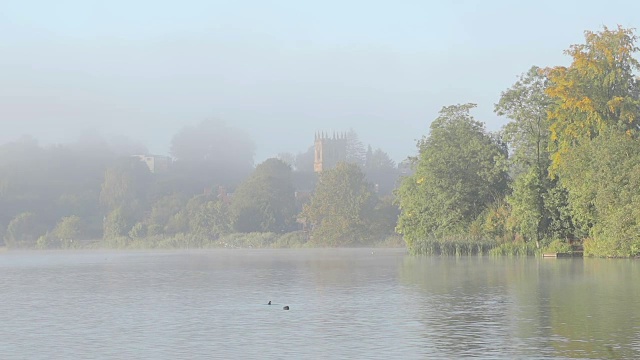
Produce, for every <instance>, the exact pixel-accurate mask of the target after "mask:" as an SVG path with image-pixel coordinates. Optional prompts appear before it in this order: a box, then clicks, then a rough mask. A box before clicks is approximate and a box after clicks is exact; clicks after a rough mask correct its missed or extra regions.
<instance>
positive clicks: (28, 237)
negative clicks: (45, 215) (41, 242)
mask: <svg viewBox="0 0 640 360" xmlns="http://www.w3.org/2000/svg"><path fill="white" fill-rule="evenodd" d="M40 230H41V225H40V222H39V219H38V218H37V217H36V215H35V214H34V213H31V212H24V213H21V214H19V215H17V216H16V217H15V218H13V219H12V220H11V222H9V225H8V226H7V231H6V233H5V235H4V243H5V245H6V246H7V247H9V248H28V247H33V246H35V244H36V240H37V239H38V237H39V236H40V234H41V231H40Z"/></svg>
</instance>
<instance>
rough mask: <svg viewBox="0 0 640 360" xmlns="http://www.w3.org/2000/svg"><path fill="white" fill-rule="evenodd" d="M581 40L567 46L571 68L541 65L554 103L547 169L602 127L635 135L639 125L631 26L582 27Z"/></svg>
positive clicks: (557, 165)
mask: <svg viewBox="0 0 640 360" xmlns="http://www.w3.org/2000/svg"><path fill="white" fill-rule="evenodd" d="M585 40H586V43H585V44H577V45H572V46H571V47H570V48H569V50H567V51H566V54H568V55H570V56H571V57H572V58H573V61H572V63H571V66H569V67H563V66H558V67H554V68H551V69H547V74H548V77H549V80H550V86H549V88H548V89H547V94H549V96H550V97H551V98H552V100H554V102H555V106H554V107H553V108H552V110H551V112H550V120H551V125H550V131H551V138H550V139H551V141H552V143H551V145H552V146H553V147H552V150H553V154H552V159H553V166H552V170H553V172H554V173H555V171H556V170H557V171H560V175H561V176H562V172H561V171H562V166H563V165H564V164H566V163H567V162H568V161H565V160H566V156H567V153H568V152H569V151H570V150H571V149H572V148H573V147H574V146H577V145H579V144H581V143H583V142H584V141H588V140H590V139H593V138H594V137H596V136H598V134H600V133H601V132H602V131H604V130H605V129H607V128H614V129H617V130H618V131H621V132H626V133H627V134H628V135H633V136H637V132H638V129H639V126H640V117H639V115H640V111H639V109H640V97H639V95H640V89H639V81H638V78H637V77H636V76H635V75H634V73H633V71H634V70H638V69H640V63H639V62H638V60H636V59H635V58H634V57H633V54H634V53H635V52H637V51H638V47H637V46H636V41H637V36H636V35H635V33H634V31H633V30H632V29H624V28H622V27H618V28H617V29H615V30H610V29H608V28H607V27H604V28H603V30H602V31H599V32H591V31H585Z"/></svg>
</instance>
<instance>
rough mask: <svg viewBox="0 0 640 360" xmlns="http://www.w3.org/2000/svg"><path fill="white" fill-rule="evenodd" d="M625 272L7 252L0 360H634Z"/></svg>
mask: <svg viewBox="0 0 640 360" xmlns="http://www.w3.org/2000/svg"><path fill="white" fill-rule="evenodd" d="M637 265H638V264H637V262H636V261H633V260H619V261H610V260H606V259H585V260H582V259H579V260H572V259H553V260H548V259H541V258H513V257H511V258H508V257H499V258H498V257H457V258H456V257H416V256H409V255H406V251H405V250H402V249H397V250H391V249H306V250H214V251H180V252H176V251H174V252H158V251H156V252H148V251H146V252H122V251H121V252H76V253H73V252H53V253H47V252H22V253H21V252H6V253H0V286H1V288H2V293H1V294H0V299H1V300H2V304H3V307H4V309H5V311H2V312H0V321H1V323H2V327H0V352H1V353H2V356H1V357H2V358H3V359H49V358H51V355H52V354H55V358H57V359H86V358H92V359H123V358H127V359H129V358H130V359H232V358H274V359H300V358H309V359H317V358H331V359H340V358H357V359H391V358H399V359H424V358H429V359H431V358H437V359H460V358H480V359H542V358H544V359H574V358H575V359H585V358H594V359H637V358H638V356H640V341H639V340H638V339H640V329H639V328H638V321H640V318H639V315H638V313H637V312H635V311H631V309H637V308H638V306H640V303H639V302H638V299H639V298H640V297H638V295H640V294H639V293H638V288H637V287H633V286H629V283H628V282H626V280H630V279H635V278H637V277H638V276H639V275H640V273H639V271H640V267H638V266H637ZM269 300H271V301H272V303H273V305H271V306H269V305H267V303H268V301H269ZM603 304H604V305H605V306H603ZM285 305H288V306H290V310H289V311H283V310H282V308H283V306H285Z"/></svg>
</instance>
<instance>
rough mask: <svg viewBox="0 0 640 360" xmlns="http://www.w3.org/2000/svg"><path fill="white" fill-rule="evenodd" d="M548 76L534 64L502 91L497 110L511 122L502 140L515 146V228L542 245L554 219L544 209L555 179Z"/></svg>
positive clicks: (512, 200)
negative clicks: (550, 149)
mask: <svg viewBox="0 0 640 360" xmlns="http://www.w3.org/2000/svg"><path fill="white" fill-rule="evenodd" d="M547 85H548V79H547V77H546V75H545V74H544V72H543V71H542V70H541V69H540V68H538V67H536V66H533V67H532V68H531V69H529V71H528V72H527V73H526V74H523V75H521V76H520V78H519V80H518V81H517V82H516V83H515V84H514V85H513V86H512V87H511V88H509V89H508V90H506V91H504V92H502V96H501V97H500V101H499V102H498V103H497V104H496V106H495V112H496V113H497V114H498V115H501V116H507V117H508V118H509V119H511V121H510V122H509V123H508V124H507V125H505V127H504V128H503V131H502V138H503V140H504V141H505V142H506V143H507V144H508V145H509V147H510V148H511V149H512V152H513V154H512V156H511V157H510V159H509V160H510V161H509V162H510V165H511V169H512V173H513V176H514V177H515V181H514V182H513V183H512V190H513V191H512V193H511V195H510V196H509V197H507V201H508V204H509V205H510V208H511V217H512V218H513V222H514V223H515V228H516V230H517V231H518V232H519V233H520V234H522V235H523V236H524V238H525V240H528V239H533V240H535V242H536V244H537V245H538V246H539V244H540V240H541V239H542V238H543V237H544V236H545V235H546V233H547V227H548V226H549V224H550V222H551V220H550V219H549V216H550V215H551V213H550V212H548V211H547V209H545V201H544V198H545V195H546V193H547V192H548V191H549V190H550V187H551V186H554V185H555V184H556V182H554V181H549V179H548V168H549V165H550V159H549V152H548V145H549V126H548V122H547V111H548V110H549V108H550V106H551V99H550V98H549V96H548V95H547V94H546V93H545V91H546V89H547Z"/></svg>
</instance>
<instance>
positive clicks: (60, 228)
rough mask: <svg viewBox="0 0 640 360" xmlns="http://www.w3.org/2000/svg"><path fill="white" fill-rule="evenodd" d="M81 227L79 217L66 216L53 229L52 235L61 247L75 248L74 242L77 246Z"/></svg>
mask: <svg viewBox="0 0 640 360" xmlns="http://www.w3.org/2000/svg"><path fill="white" fill-rule="evenodd" d="M81 226H82V224H81V220H80V217H78V216H75V215H72V216H67V217H64V218H62V219H60V221H59V222H58V224H57V225H56V227H55V228H54V229H53V232H52V235H53V236H54V238H56V239H58V240H59V241H60V243H61V246H62V247H65V248H68V247H73V246H75V244H74V242H76V244H77V240H78V239H79V237H80V235H81V233H82V228H81Z"/></svg>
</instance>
